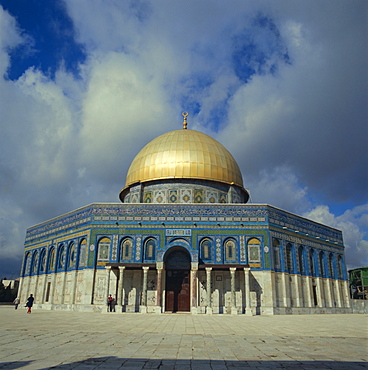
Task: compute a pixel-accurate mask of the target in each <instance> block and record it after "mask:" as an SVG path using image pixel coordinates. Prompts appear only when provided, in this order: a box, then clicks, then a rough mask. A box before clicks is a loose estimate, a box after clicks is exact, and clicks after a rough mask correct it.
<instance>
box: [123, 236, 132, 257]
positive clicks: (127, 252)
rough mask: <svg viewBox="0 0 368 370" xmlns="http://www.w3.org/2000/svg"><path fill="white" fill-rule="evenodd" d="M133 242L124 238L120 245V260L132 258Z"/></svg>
mask: <svg viewBox="0 0 368 370" xmlns="http://www.w3.org/2000/svg"><path fill="white" fill-rule="evenodd" d="M132 251H133V242H132V240H131V239H130V238H126V239H124V240H123V241H122V243H121V259H122V260H130V259H131V258H132Z"/></svg>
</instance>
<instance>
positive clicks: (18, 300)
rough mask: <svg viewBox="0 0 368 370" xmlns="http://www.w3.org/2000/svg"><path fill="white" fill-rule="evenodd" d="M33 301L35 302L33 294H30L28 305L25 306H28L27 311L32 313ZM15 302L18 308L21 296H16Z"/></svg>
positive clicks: (15, 306)
mask: <svg viewBox="0 0 368 370" xmlns="http://www.w3.org/2000/svg"><path fill="white" fill-rule="evenodd" d="M33 302H34V297H33V294H30V295H29V297H28V298H27V302H26V306H25V307H27V313H32V306H33ZM13 303H14V308H15V309H16V310H17V309H18V306H19V304H20V299H19V297H17V298H15V299H14V301H13Z"/></svg>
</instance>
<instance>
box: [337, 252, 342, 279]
mask: <svg viewBox="0 0 368 370" xmlns="http://www.w3.org/2000/svg"><path fill="white" fill-rule="evenodd" d="M337 273H338V276H339V279H342V278H343V274H342V257H341V256H338V257H337Z"/></svg>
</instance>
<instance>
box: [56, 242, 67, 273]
mask: <svg viewBox="0 0 368 370" xmlns="http://www.w3.org/2000/svg"><path fill="white" fill-rule="evenodd" d="M64 266H65V248H64V246H63V245H61V246H60V247H59V251H58V262H57V269H58V270H62V269H63V268H64Z"/></svg>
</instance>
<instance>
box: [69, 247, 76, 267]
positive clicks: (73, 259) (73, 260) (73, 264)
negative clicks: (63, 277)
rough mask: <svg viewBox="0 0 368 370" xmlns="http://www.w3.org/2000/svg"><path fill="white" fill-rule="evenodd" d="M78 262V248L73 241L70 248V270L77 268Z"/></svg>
mask: <svg viewBox="0 0 368 370" xmlns="http://www.w3.org/2000/svg"><path fill="white" fill-rule="evenodd" d="M76 262H77V248H76V245H75V243H74V242H73V241H72V242H70V244H69V247H68V268H73V267H76Z"/></svg>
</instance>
